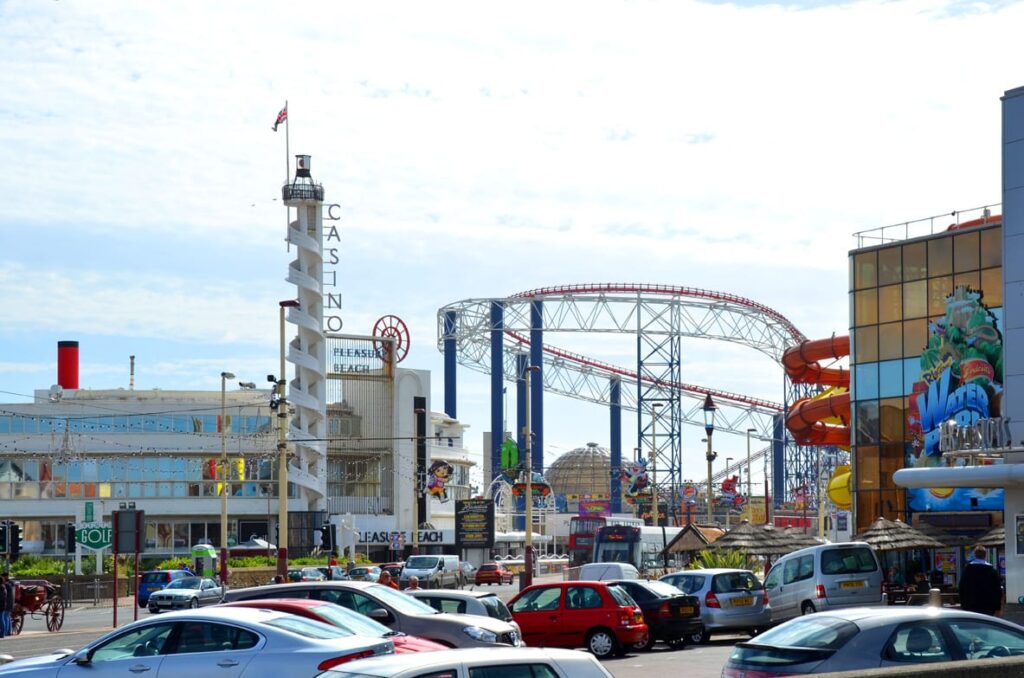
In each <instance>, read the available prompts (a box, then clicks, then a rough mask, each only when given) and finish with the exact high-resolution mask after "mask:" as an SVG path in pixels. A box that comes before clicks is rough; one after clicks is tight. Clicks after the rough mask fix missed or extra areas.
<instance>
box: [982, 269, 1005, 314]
mask: <svg viewBox="0 0 1024 678" xmlns="http://www.w3.org/2000/svg"><path fill="white" fill-rule="evenodd" d="M981 292H982V295H981V300H982V302H984V304H985V305H986V306H988V307H996V306H1002V305H1003V269H1001V268H986V269H985V270H984V271H982V272H981Z"/></svg>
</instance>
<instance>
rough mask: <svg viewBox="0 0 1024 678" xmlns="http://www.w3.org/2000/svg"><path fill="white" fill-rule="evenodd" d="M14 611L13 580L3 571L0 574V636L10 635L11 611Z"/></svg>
mask: <svg viewBox="0 0 1024 678" xmlns="http://www.w3.org/2000/svg"><path fill="white" fill-rule="evenodd" d="M13 611H14V582H12V581H11V578H10V577H9V576H8V575H7V574H6V573H4V574H3V575H0V638H3V637H5V636H10V635H12V633H11V612H13Z"/></svg>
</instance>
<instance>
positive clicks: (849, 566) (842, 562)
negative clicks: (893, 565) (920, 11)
mask: <svg viewBox="0 0 1024 678" xmlns="http://www.w3.org/2000/svg"><path fill="white" fill-rule="evenodd" d="M877 569H878V563H876V562H875V555H874V554H873V553H872V552H871V549H869V548H867V547H866V546H857V547H854V548H834V549H825V550H824V551H822V552H821V573H822V574H866V573H868V572H874V571H875V570H877Z"/></svg>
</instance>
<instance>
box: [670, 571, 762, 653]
mask: <svg viewBox="0 0 1024 678" xmlns="http://www.w3.org/2000/svg"><path fill="white" fill-rule="evenodd" d="M661 581H663V582H667V583H669V584H672V585H673V586H675V587H676V588H677V589H679V590H680V591H682V592H683V593H689V594H690V595H691V596H696V597H697V599H698V600H699V601H700V619H701V626H702V628H701V630H700V631H699V632H697V633H695V634H693V636H692V637H691V640H692V642H694V643H706V642H708V640H709V639H710V638H711V634H712V633H721V632H727V631H728V632H736V631H741V632H746V633H749V634H750V635H752V636H753V635H757V634H758V633H760V632H761V631H763V630H764V629H766V628H768V625H769V624H770V623H771V609H770V608H769V607H768V605H767V602H768V598H767V596H766V595H765V590H764V586H763V585H762V584H761V581H760V580H759V579H758V578H757V576H756V575H754V573H753V572H751V571H750V570H732V569H724V568H722V569H707V570H684V571H683V572H673V573H672V574H666V575H665V576H664V577H662V578H661Z"/></svg>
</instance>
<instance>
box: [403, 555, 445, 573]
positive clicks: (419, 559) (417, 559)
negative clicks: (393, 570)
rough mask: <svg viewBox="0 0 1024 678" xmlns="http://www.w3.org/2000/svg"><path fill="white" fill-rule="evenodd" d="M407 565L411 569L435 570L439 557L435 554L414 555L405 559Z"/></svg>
mask: <svg viewBox="0 0 1024 678" xmlns="http://www.w3.org/2000/svg"><path fill="white" fill-rule="evenodd" d="M405 566H406V567H407V568H408V569H410V570H433V569H434V568H435V567H437V558H436V557H434V556H413V557H412V558H409V560H407V561H405Z"/></svg>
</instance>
